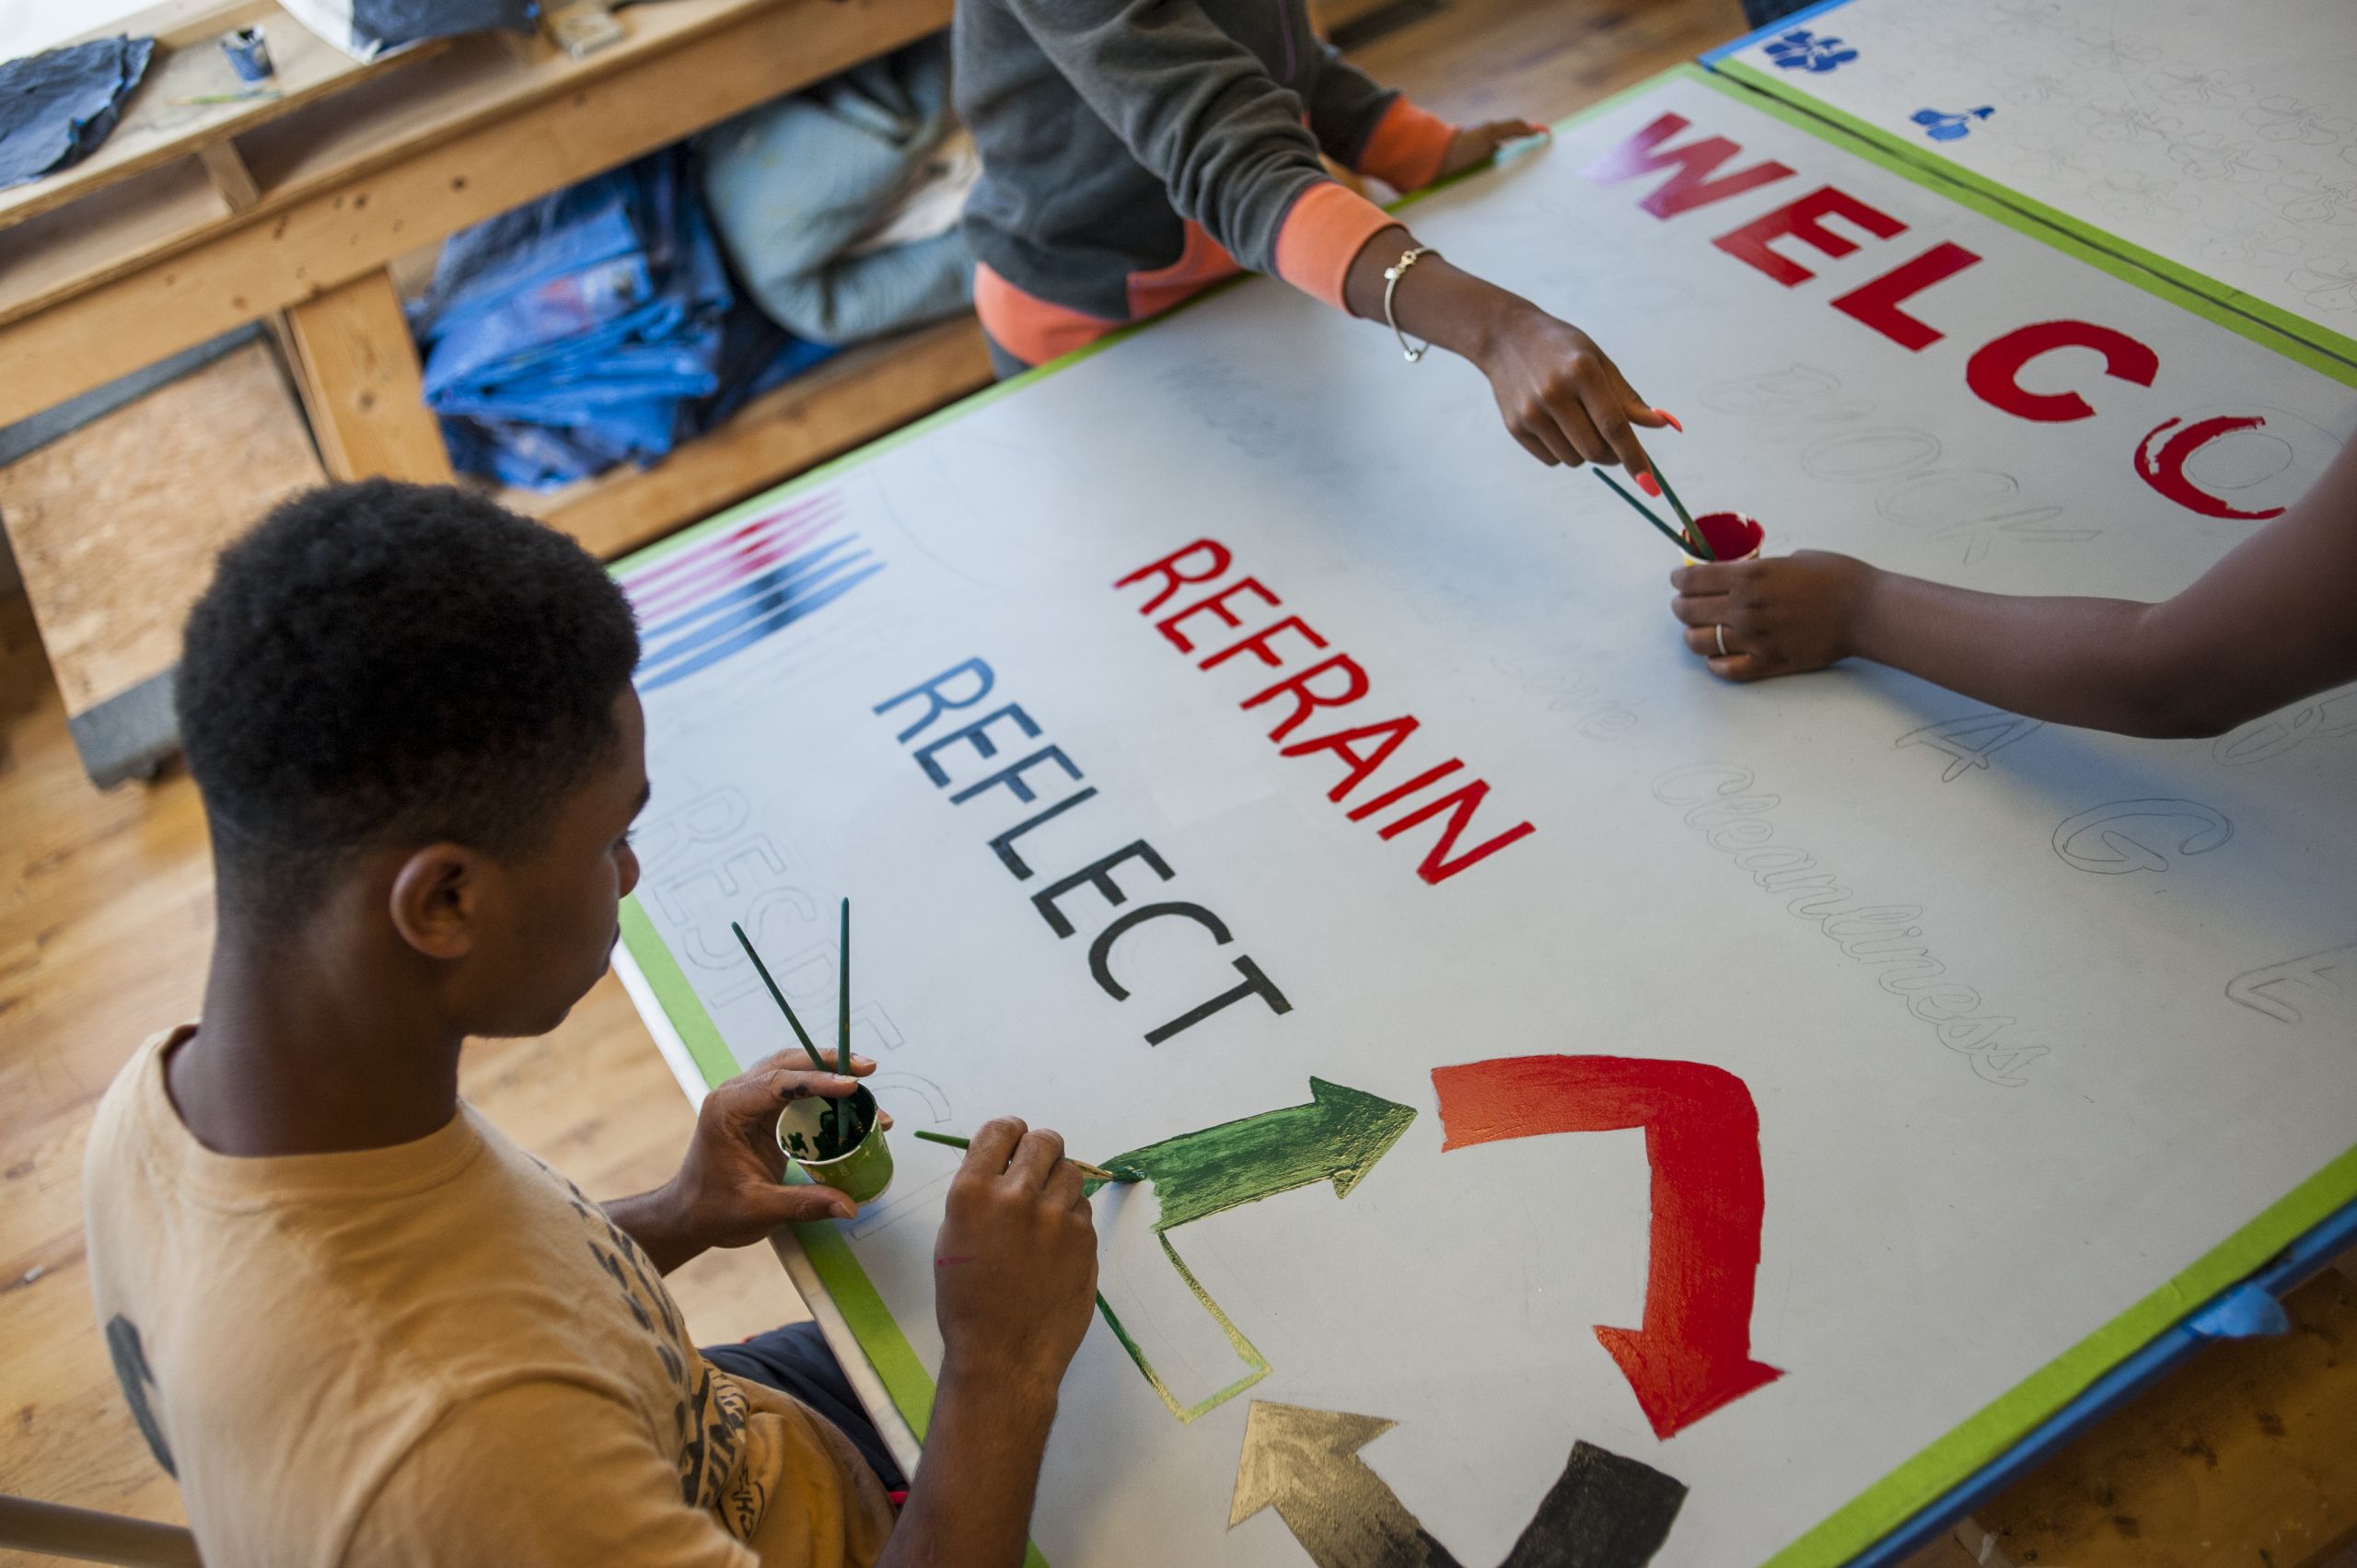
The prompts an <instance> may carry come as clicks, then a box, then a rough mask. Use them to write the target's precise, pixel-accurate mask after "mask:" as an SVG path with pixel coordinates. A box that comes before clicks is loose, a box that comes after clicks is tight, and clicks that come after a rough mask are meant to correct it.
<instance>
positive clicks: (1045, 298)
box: [953, 0, 1456, 365]
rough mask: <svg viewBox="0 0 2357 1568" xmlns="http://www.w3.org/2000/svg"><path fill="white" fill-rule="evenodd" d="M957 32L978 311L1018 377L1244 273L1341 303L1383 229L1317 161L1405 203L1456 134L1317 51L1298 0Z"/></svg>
mask: <svg viewBox="0 0 2357 1568" xmlns="http://www.w3.org/2000/svg"><path fill="white" fill-rule="evenodd" d="M953 37H954V44H955V54H956V60H955V65H954V68H953V80H954V81H955V83H956V92H957V100H958V113H959V115H960V116H961V117H962V118H963V119H964V121H965V122H966V124H967V125H968V127H969V128H970V130H971V131H972V133H973V135H974V140H975V143H976V145H977V146H978V147H979V148H980V149H981V157H982V177H981V183H979V184H978V185H977V186H976V187H975V188H974V192H973V193H972V195H971V196H970V198H969V199H968V201H967V203H966V217H965V229H966V238H967V241H968V243H969V244H970V246H971V248H972V250H973V252H974V255H975V258H976V261H977V262H978V265H977V267H976V269H975V273H974V303H975V307H976V308H977V309H978V310H979V311H980V312H981V319H982V326H983V328H984V330H985V331H988V332H989V333H990V335H991V337H992V339H993V342H995V343H997V344H998V345H999V347H1000V348H1002V349H1004V350H1005V351H1006V352H1007V353H1008V354H1011V355H1013V356H1014V357H1015V358H1016V359H1018V360H1021V361H1022V362H1024V363H1025V364H1027V365H1039V364H1044V363H1045V362H1047V361H1048V360H1051V359H1053V358H1055V357H1056V356H1057V355H1059V354H1067V353H1070V352H1071V351H1072V350H1074V349H1076V348H1079V347H1081V346H1082V345H1083V344H1085V343H1093V342H1094V341H1096V340H1097V339H1098V338H1100V337H1103V336H1104V335H1105V334H1107V333H1108V332H1110V331H1115V330H1116V329H1118V328H1120V327H1122V326H1126V325H1127V324H1129V323H1130V322H1132V321H1138V320H1144V319H1145V318H1147V317H1149V316H1153V315H1156V314H1158V313H1160V312H1162V311H1164V310H1167V309H1168V308H1171V307H1172V306H1174V305H1176V304H1178V303H1179V301H1181V300H1183V299H1186V298H1188V297H1189V296H1192V295H1194V294H1197V293H1200V292H1201V291H1202V290H1203V289H1204V288H1207V287H1209V286H1210V285H1213V284H1214V283H1217V282H1219V281H1220V280H1221V279H1223V278H1226V277H1231V276H1233V275H1235V274H1236V273H1238V272H1240V271H1243V270H1245V269H1247V268H1249V269H1250V270H1252V271H1255V272H1263V273H1275V274H1277V275H1278V276H1280V277H1282V278H1283V279H1284V280H1285V281H1286V282H1288V283H1290V284H1292V285H1294V286H1295V287H1296V288H1299V289H1301V290H1302V291H1303V292H1305V293H1306V294H1310V295H1314V296H1317V297H1318V298H1319V299H1322V300H1324V301H1326V302H1327V303H1328V304H1329V305H1332V306H1335V307H1337V308H1341V304H1342V283H1343V279H1344V278H1345V276H1347V274H1348V273H1349V271H1350V265H1351V261H1353V258H1355V257H1356V256H1357V254H1358V252H1359V250H1361V249H1362V248H1363V247H1364V245H1365V244H1366V242H1367V240H1368V239H1369V238H1371V237H1373V236H1374V235H1375V234H1376V231H1377V230H1379V229H1382V228H1384V227H1386V226H1388V225H1389V224H1390V223H1391V222H1392V221H1393V220H1392V219H1391V218H1390V217H1389V216H1388V215H1387V214H1385V213H1384V212H1383V211H1382V209H1380V208H1378V207H1376V205H1375V204H1374V203H1371V202H1368V201H1367V200H1366V199H1365V198H1364V197H1362V196H1360V195H1359V194H1357V193H1356V192H1353V191H1352V190H1350V189H1349V188H1348V187H1346V186H1343V185H1341V184H1338V183H1337V182H1336V181H1334V180H1331V179H1329V178H1328V177H1327V174H1326V172H1325V167H1324V165H1323V164H1322V163H1321V162H1320V161H1319V157H1318V155H1319V154H1320V153H1321V152H1322V153H1324V154H1326V155H1327V156H1329V157H1332V158H1333V159H1334V160H1335V161H1336V162H1337V163H1339V164H1341V165H1343V166H1344V167H1346V168H1352V169H1354V170H1356V171H1358V172H1359V173H1362V174H1367V175H1372V176H1374V177H1375V178H1376V179H1378V180H1383V181H1384V182H1385V183H1387V184H1388V185H1391V186H1394V187H1396V188H1398V189H1399V190H1403V191H1406V190H1413V189H1415V188H1416V187H1418V186H1422V185H1426V184H1429V183H1431V181H1432V180H1433V179H1434V176H1436V175H1437V174H1438V173H1439V170H1440V166H1441V161H1442V159H1443V158H1444V157H1446V154H1447V151H1448V145H1449V142H1450V139H1451V138H1452V137H1453V136H1454V135H1455V134H1456V132H1455V128H1454V127H1453V126H1451V125H1449V124H1448V123H1447V122H1445V121H1442V120H1440V119H1437V118H1435V117H1434V116H1433V115H1431V114H1428V113H1426V112H1425V111H1424V110H1421V109H1418V108H1417V107H1416V106H1415V105H1414V104H1412V103H1410V102H1409V101H1408V100H1407V99H1404V98H1401V97H1400V96H1399V94H1397V93H1394V92H1391V91H1388V90H1387V89H1385V88H1383V87H1379V86H1377V85H1376V83H1375V82H1374V81H1372V80H1370V79H1369V78H1368V77H1367V76H1366V75H1365V74H1364V73H1363V72H1361V71H1359V70H1358V69H1357V68H1356V67H1354V66H1353V65H1351V64H1348V63H1347V62H1345V61H1344V60H1342V59H1341V56H1340V55H1338V54H1336V53H1335V52H1334V51H1333V50H1332V49H1331V48H1329V46H1328V45H1326V44H1325V43H1324V42H1322V41H1319V39H1318V37H1317V35H1316V34H1315V33H1314V32H1313V31H1312V30H1311V29H1310V25H1309V17H1308V13H1307V11H1306V6H1305V5H1304V0H958V13H957V26H956V29H955V32H954V35H953Z"/></svg>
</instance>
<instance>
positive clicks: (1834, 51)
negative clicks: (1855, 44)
mask: <svg viewBox="0 0 2357 1568" xmlns="http://www.w3.org/2000/svg"><path fill="white" fill-rule="evenodd" d="M1857 57H1858V52H1857V51H1856V50H1854V49H1848V48H1844V47H1843V46H1842V43H1841V41H1840V39H1838V38H1819V37H1817V35H1816V34H1815V33H1813V32H1811V31H1809V30H1808V29H1806V28H1794V29H1793V30H1792V31H1790V32H1788V33H1785V34H1784V35H1782V37H1780V38H1774V39H1771V40H1770V41H1769V42H1768V58H1769V59H1771V60H1772V61H1774V62H1775V64H1776V68H1777V69H1778V70H1780V71H1816V72H1818V73H1820V74H1822V73H1824V72H1827V71H1831V70H1834V69H1836V68H1838V67H1840V66H1843V65H1847V64H1849V63H1850V62H1851V61H1852V60H1855V59H1856V58H1857Z"/></svg>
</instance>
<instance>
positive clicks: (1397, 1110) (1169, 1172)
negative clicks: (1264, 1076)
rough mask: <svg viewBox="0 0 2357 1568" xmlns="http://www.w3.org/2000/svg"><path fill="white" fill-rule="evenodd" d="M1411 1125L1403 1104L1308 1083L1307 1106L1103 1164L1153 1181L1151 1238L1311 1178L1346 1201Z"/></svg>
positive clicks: (1411, 1113)
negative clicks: (1155, 1207)
mask: <svg viewBox="0 0 2357 1568" xmlns="http://www.w3.org/2000/svg"><path fill="white" fill-rule="evenodd" d="M1415 1120H1416V1112H1415V1109H1414V1108H1413V1107H1411V1106H1405V1105H1401V1104H1399V1102H1398V1101H1397V1100H1387V1099H1385V1098H1382V1097H1381V1096H1380V1095H1371V1094H1368V1093H1367V1092H1366V1091H1365V1090H1364V1089H1352V1088H1345V1087H1343V1086H1341V1085H1340V1084H1329V1083H1328V1082H1327V1081H1326V1080H1325V1079H1323V1078H1312V1079H1310V1080H1309V1103H1308V1104H1307V1105H1292V1106H1286V1107H1284V1108H1283V1109H1280V1110H1264V1111H1262V1112H1260V1114H1259V1115H1258V1116H1247V1117H1244V1118H1242V1119H1241V1120H1239V1121H1223V1122H1221V1123H1220V1124H1219V1125H1218V1126H1216V1127H1206V1128H1204V1129H1203V1130H1202V1131H1201V1132H1185V1133H1181V1134H1180V1135H1179V1136H1178V1137H1176V1138H1166V1139H1164V1140H1163V1141H1162V1142H1161V1143H1159V1144H1147V1145H1146V1146H1145V1147H1144V1148H1142V1149H1132V1150H1131V1151H1130V1152H1129V1153H1128V1154H1125V1155H1116V1156H1113V1157H1112V1158H1111V1159H1109V1160H1108V1161H1106V1162H1105V1163H1106V1164H1107V1165H1109V1166H1111V1167H1115V1168H1117V1169H1118V1168H1120V1167H1129V1168H1131V1169H1134V1170H1136V1171H1138V1172H1139V1173H1140V1174H1142V1175H1143V1176H1144V1178H1145V1179H1147V1180H1148V1181H1151V1182H1153V1183H1154V1195H1155V1198H1156V1199H1157V1200H1159V1201H1160V1202H1161V1204H1162V1217H1161V1218H1160V1219H1158V1220H1156V1221H1155V1225H1154V1228H1155V1234H1157V1235H1159V1234H1160V1233H1162V1232H1164V1231H1167V1230H1176V1229H1177V1228H1178V1227H1179V1226H1180V1225H1186V1224H1189V1223H1190V1222H1192V1221H1195V1220H1200V1219H1203V1218H1205V1217H1207V1216H1209V1215H1212V1214H1218V1213H1220V1212H1221V1211H1223V1210H1225V1209H1233V1208H1237V1207H1239V1206H1241V1205H1243V1204H1246V1203H1257V1202H1260V1200H1261V1199H1263V1198H1273V1197H1275V1196H1276V1195H1277V1194H1278V1193H1280V1192H1290V1191H1293V1190H1294V1189H1295V1188H1296V1187H1308V1186H1313V1185H1315V1184H1316V1183H1318V1182H1320V1181H1330V1182H1332V1183H1333V1184H1334V1196H1335V1197H1337V1198H1347V1197H1349V1196H1350V1194H1351V1189H1352V1188H1353V1187H1355V1186H1357V1185H1358V1184H1359V1181H1360V1179H1361V1178H1363V1177H1364V1176H1365V1175H1366V1173H1367V1172H1368V1171H1369V1170H1372V1169H1373V1168H1374V1167H1375V1162H1376V1161H1377V1160H1379V1159H1381V1158H1382V1157H1383V1156H1384V1154H1385V1152H1386V1151H1387V1150H1388V1149H1389V1148H1390V1147H1391V1145H1392V1144H1396V1143H1398V1142H1399V1138H1400V1134H1402V1133H1404V1132H1407V1131H1408V1124H1409V1123H1410V1122H1411V1121H1415Z"/></svg>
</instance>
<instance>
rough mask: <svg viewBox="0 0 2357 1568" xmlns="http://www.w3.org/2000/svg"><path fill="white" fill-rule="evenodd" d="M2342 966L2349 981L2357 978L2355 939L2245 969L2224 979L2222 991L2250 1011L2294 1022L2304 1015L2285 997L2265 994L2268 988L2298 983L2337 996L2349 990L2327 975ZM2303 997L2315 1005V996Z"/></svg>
mask: <svg viewBox="0 0 2357 1568" xmlns="http://www.w3.org/2000/svg"><path fill="white" fill-rule="evenodd" d="M2341 970H2347V971H2348V973H2349V976H2350V979H2351V981H2357V942H2351V943H2349V944H2348V945H2347V946H2345V947H2327V948H2325V949H2324V950H2323V951H2321V952H2316V953H2308V954H2305V955H2303V956H2302V957H2300V958H2286V959H2284V960H2283V962H2282V963H2280V964H2269V965H2267V966H2266V967H2265V968H2263V969H2255V970H2245V971H2243V972H2242V973H2241V974H2238V975H2236V976H2235V978H2234V979H2232V980H2230V981H2227V982H2226V995H2227V996H2228V997H2229V998H2230V999H2232V1000H2234V1001H2235V1002H2239V1003H2241V1004H2242V1005H2244V1006H2246V1007H2248V1008H2250V1009H2251V1010H2253V1011H2254V1012H2259V1013H2264V1014H2266V1015H2267V1016H2269V1017H2270V1018H2274V1019H2277V1020H2278V1021H2280V1022H2282V1023H2286V1024H2297V1023H2301V1022H2304V1021H2305V1018H2306V1016H2307V1015H2306V1014H2305V1013H2303V1012H2301V1011H2300V1009H2299V1008H2298V1007H2295V1006H2293V1005H2292V1003H2291V1001H2289V1000H2288V999H2286V998H2284V997H2282V996H2270V995H2269V994H2268V989H2269V988H2270V986H2276V985H2292V986H2299V987H2301V988H2303V989H2304V990H2306V991H2309V992H2313V993H2316V998H2321V999H2324V1000H2327V1001H2332V1000H2338V999H2340V997H2343V996H2346V995H2348V994H2349V993H2348V991H2347V990H2346V989H2344V988H2343V987H2342V985H2341V983H2340V981H2338V980H2334V979H2330V978H2328V977H2329V976H2331V975H2333V974H2336V973H2338V972H2340V971H2341ZM2305 1000H2307V1004H2308V1005H2309V1006H2311V1007H2313V1006H2315V1005H2316V1000H2315V999H2305Z"/></svg>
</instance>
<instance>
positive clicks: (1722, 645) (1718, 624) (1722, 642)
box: [1711, 621, 1727, 658]
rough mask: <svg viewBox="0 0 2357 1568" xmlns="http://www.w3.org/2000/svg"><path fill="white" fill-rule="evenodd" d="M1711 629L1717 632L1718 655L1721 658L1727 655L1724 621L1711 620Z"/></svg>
mask: <svg viewBox="0 0 2357 1568" xmlns="http://www.w3.org/2000/svg"><path fill="white" fill-rule="evenodd" d="M1711 630H1712V631H1713V632H1715V633H1718V638H1719V656H1720V657H1721V658H1724V657H1726V656H1727V629H1726V623H1725V622H1724V621H1714V622H1713V624H1712V627H1711Z"/></svg>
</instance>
